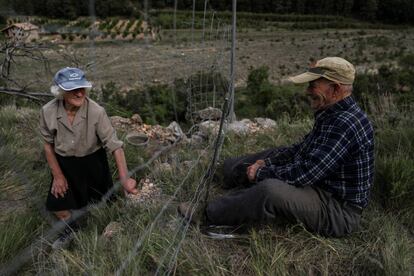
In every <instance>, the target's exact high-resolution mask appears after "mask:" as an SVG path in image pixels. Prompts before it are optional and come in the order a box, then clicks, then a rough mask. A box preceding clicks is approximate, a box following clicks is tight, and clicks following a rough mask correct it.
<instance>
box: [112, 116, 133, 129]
mask: <svg viewBox="0 0 414 276" xmlns="http://www.w3.org/2000/svg"><path fill="white" fill-rule="evenodd" d="M111 123H112V125H113V126H114V127H123V126H124V125H129V124H131V120H130V119H128V118H123V117H120V116H112V117H111Z"/></svg>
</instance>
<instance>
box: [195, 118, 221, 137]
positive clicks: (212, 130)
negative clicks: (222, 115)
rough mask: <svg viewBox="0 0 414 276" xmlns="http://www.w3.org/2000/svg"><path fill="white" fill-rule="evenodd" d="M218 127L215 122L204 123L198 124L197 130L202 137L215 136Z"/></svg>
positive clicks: (218, 123) (217, 123)
mask: <svg viewBox="0 0 414 276" xmlns="http://www.w3.org/2000/svg"><path fill="white" fill-rule="evenodd" d="M219 127H220V122H217V121H204V122H201V123H199V124H198V128H199V130H200V132H201V133H202V135H203V136H205V137H208V136H210V135H212V134H213V135H216V134H217V132H218V129H219Z"/></svg>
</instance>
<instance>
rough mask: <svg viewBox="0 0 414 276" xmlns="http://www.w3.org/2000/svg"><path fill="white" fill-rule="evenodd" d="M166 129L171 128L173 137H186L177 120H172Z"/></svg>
mask: <svg viewBox="0 0 414 276" xmlns="http://www.w3.org/2000/svg"><path fill="white" fill-rule="evenodd" d="M167 129H169V130H171V131H172V133H173V134H174V136H175V137H177V138H178V137H181V138H184V137H186V136H185V134H184V132H183V130H182V129H181V127H180V125H179V124H178V123H177V122H175V121H174V122H172V123H170V124H169V125H168V126H167Z"/></svg>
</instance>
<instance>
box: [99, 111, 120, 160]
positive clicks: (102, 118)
mask: <svg viewBox="0 0 414 276" xmlns="http://www.w3.org/2000/svg"><path fill="white" fill-rule="evenodd" d="M97 134H98V137H99V139H100V140H101V142H102V144H103V147H104V148H105V150H106V151H107V152H108V153H112V152H113V151H114V150H116V149H119V148H121V147H122V146H123V142H122V141H121V140H119V139H118V137H117V135H116V131H115V129H114V127H113V126H112V124H111V121H110V120H109V117H108V115H107V114H106V112H105V110H104V109H102V111H101V112H100V114H99V119H98V125H97Z"/></svg>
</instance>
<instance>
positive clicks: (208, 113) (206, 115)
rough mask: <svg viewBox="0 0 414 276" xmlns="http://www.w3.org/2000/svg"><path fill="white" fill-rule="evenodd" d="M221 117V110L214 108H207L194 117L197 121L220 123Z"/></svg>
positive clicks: (196, 113) (195, 113) (197, 112)
mask: <svg viewBox="0 0 414 276" xmlns="http://www.w3.org/2000/svg"><path fill="white" fill-rule="evenodd" d="M221 115H222V112H221V110H220V109H218V108H214V107H207V108H205V109H203V110H199V111H196V112H194V117H195V118H196V120H200V121H206V120H211V121H218V120H220V118H221Z"/></svg>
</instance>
